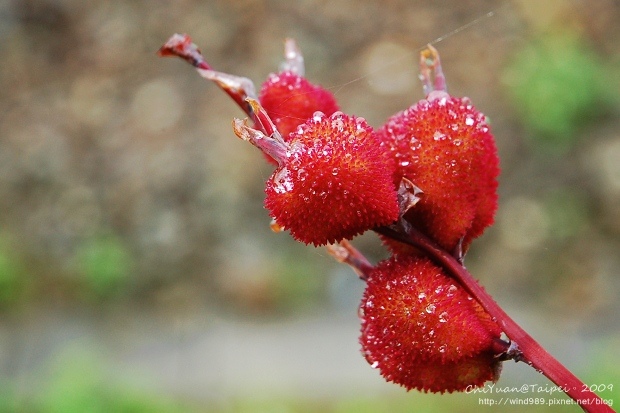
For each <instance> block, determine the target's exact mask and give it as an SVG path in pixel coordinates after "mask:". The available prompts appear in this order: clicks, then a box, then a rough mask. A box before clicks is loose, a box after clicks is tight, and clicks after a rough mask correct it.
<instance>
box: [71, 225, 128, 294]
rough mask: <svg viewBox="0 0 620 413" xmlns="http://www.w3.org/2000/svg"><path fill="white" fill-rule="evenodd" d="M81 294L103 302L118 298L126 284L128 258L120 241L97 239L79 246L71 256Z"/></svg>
mask: <svg viewBox="0 0 620 413" xmlns="http://www.w3.org/2000/svg"><path fill="white" fill-rule="evenodd" d="M75 264H76V267H77V271H78V272H79V273H80V275H81V276H82V277H83V278H82V281H83V283H84V289H85V291H84V292H85V294H86V295H88V296H90V297H92V298H96V299H106V298H111V297H113V296H116V295H118V294H121V293H122V292H124V291H125V290H126V287H127V285H128V283H129V281H130V276H131V267H132V257H131V255H130V253H129V250H128V249H127V247H126V246H125V244H124V243H123V242H122V240H121V239H120V238H118V237H116V236H114V235H107V234H106V235H98V236H95V237H93V238H92V239H90V240H88V241H86V242H85V243H84V244H82V245H81V246H80V247H79V248H78V251H77V252H76V256H75Z"/></svg>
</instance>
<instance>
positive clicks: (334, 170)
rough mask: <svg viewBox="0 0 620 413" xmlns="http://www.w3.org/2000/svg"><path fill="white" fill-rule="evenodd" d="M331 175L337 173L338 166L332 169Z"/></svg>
mask: <svg viewBox="0 0 620 413" xmlns="http://www.w3.org/2000/svg"><path fill="white" fill-rule="evenodd" d="M332 175H334V176H336V175H338V168H334V169H332Z"/></svg>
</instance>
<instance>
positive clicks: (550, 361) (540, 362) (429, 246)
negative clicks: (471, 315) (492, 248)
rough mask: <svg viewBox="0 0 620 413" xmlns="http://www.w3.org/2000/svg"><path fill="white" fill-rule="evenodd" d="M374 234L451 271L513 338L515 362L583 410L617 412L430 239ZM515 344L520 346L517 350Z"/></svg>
mask: <svg viewBox="0 0 620 413" xmlns="http://www.w3.org/2000/svg"><path fill="white" fill-rule="evenodd" d="M375 231H376V232H378V233H380V234H383V235H385V236H388V237H391V238H394V239H397V240H399V241H402V242H405V243H407V244H410V245H413V246H415V247H417V248H419V249H421V250H423V251H424V252H426V253H427V254H428V255H429V257H430V258H432V259H433V260H435V261H436V262H437V263H439V264H441V265H442V266H443V267H444V268H445V269H446V270H447V271H449V272H450V273H451V274H452V276H453V277H454V278H455V279H457V280H458V281H459V282H460V284H461V285H462V286H463V288H465V289H466V290H467V292H468V293H469V294H470V295H471V296H472V297H474V298H475V299H476V300H477V301H478V302H479V303H480V305H482V307H483V308H484V309H485V310H486V311H487V312H488V313H489V314H490V315H491V316H492V317H493V318H494V320H495V321H496V322H497V323H498V324H499V325H500V326H501V328H502V330H503V331H504V333H505V334H506V335H507V336H508V337H509V338H510V340H511V342H512V344H513V348H514V350H513V358H514V359H515V361H523V362H525V363H527V364H529V365H530V366H532V367H534V368H535V369H536V370H538V371H539V372H541V373H542V374H544V375H545V376H546V377H547V378H548V379H549V380H551V381H552V382H553V383H555V384H556V385H557V386H558V387H560V388H561V389H562V390H563V391H564V393H566V394H567V395H568V396H569V397H570V398H571V399H573V400H575V401H576V402H577V403H578V404H579V405H580V406H581V408H582V409H583V410H584V411H586V412H590V413H604V412H607V413H609V412H612V413H613V412H614V410H613V409H612V408H611V407H610V406H608V405H606V404H605V403H604V402H603V400H602V399H601V398H600V397H599V396H598V395H597V394H596V393H594V392H593V391H591V390H590V389H589V387H588V386H587V385H586V384H584V383H583V382H582V381H581V380H579V379H578V378H577V377H576V376H575V375H574V374H573V373H571V372H570V371H569V370H568V369H567V368H566V367H564V365H563V364H562V363H560V362H559V361H558V360H556V359H555V358H554V357H553V356H552V355H551V354H549V353H548V352H547V351H546V350H545V349H544V348H542V346H541V345H540V344H539V343H538V342H536V340H534V339H533V338H532V336H530V335H529V334H528V333H527V332H526V331H525V330H523V328H521V326H519V325H518V324H517V323H516V322H515V321H514V320H513V319H512V318H510V316H508V314H506V312H505V311H504V310H503V309H502V308H501V307H500V306H499V304H497V303H496V302H495V300H493V298H492V297H491V296H490V295H489V294H488V293H487V292H486V291H485V290H484V288H483V287H482V286H481V285H480V284H479V283H478V281H476V279H475V278H474V277H473V276H472V275H471V274H470V273H469V272H468V271H467V270H466V269H465V267H463V265H461V264H460V263H459V262H458V261H457V260H456V259H455V258H454V256H452V255H451V254H449V253H448V252H447V251H444V250H443V249H442V248H440V247H438V246H437V245H436V244H435V243H434V242H433V241H432V240H431V239H429V238H428V237H427V236H425V235H424V234H422V233H420V232H419V231H418V230H416V229H415V228H413V227H410V226H407V227H406V229H405V231H404V232H405V234H403V233H402V232H401V231H399V230H397V229H395V228H393V227H381V228H377V229H376V230H375ZM515 345H516V346H517V347H514V346H515Z"/></svg>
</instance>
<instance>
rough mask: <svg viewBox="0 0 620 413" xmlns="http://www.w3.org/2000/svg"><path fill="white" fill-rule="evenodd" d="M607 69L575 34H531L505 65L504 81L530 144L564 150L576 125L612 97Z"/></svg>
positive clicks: (571, 141) (610, 102)
mask: <svg viewBox="0 0 620 413" xmlns="http://www.w3.org/2000/svg"><path fill="white" fill-rule="evenodd" d="M611 78H612V77H611V76H610V72H609V69H608V68H607V67H606V66H605V65H604V64H603V62H602V61H601V59H600V58H599V57H598V56H597V55H596V53H595V52H594V51H593V50H592V49H591V48H589V47H588V46H587V45H586V44H584V43H583V42H582V41H581V40H580V39H579V38H578V37H577V35H576V34H574V33H570V32H558V33H552V34H548V35H546V36H537V37H536V39H534V40H531V41H530V42H529V43H527V44H526V45H525V46H524V47H523V48H522V49H521V50H517V51H516V52H515V55H514V58H513V59H512V61H511V63H510V65H509V66H508V67H507V68H506V71H505V76H504V81H505V82H504V83H505V85H506V86H507V89H508V94H509V96H510V98H511V99H512V102H513V105H514V107H515V109H516V110H517V112H518V113H520V115H521V119H522V121H523V123H524V124H525V125H526V126H527V128H528V129H529V132H530V134H529V139H530V143H531V144H532V145H533V146H534V147H535V148H536V149H544V150H546V151H550V152H564V151H566V150H568V149H570V148H571V147H572V146H573V145H574V144H575V142H576V141H577V138H578V136H579V134H578V132H579V129H580V128H581V127H582V126H584V125H586V124H588V123H590V122H592V120H593V119H596V118H600V117H601V116H602V115H604V114H605V113H609V110H610V108H611V107H612V106H613V105H614V102H617V99H618V97H617V94H616V93H614V92H613V90H614V87H613V84H611V83H612V82H611Z"/></svg>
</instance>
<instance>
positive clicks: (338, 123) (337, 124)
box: [332, 118, 344, 132]
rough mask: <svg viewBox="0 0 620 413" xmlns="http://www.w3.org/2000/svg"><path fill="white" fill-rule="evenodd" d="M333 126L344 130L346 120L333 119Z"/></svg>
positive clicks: (340, 130) (338, 129)
mask: <svg viewBox="0 0 620 413" xmlns="http://www.w3.org/2000/svg"><path fill="white" fill-rule="evenodd" d="M332 128H333V129H335V130H337V131H339V132H342V131H343V129H344V122H343V121H342V119H340V118H336V119H332Z"/></svg>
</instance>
